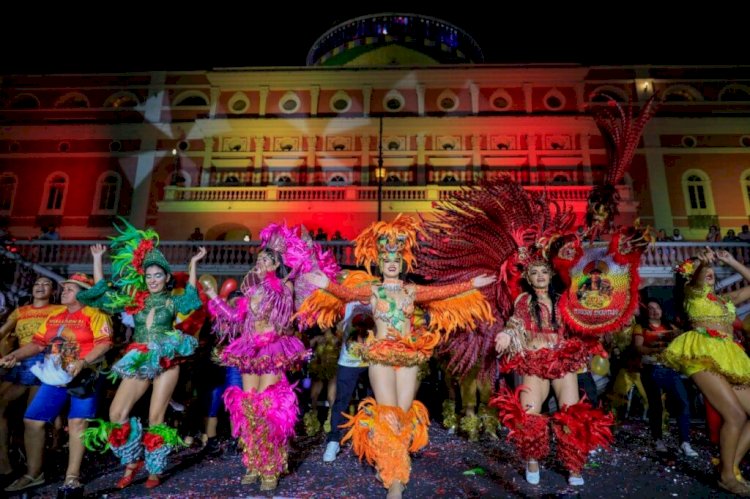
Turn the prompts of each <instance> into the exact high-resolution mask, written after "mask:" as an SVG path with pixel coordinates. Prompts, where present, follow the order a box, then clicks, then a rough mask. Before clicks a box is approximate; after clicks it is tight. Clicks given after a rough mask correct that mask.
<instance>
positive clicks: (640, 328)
mask: <svg viewBox="0 0 750 499" xmlns="http://www.w3.org/2000/svg"><path fill="white" fill-rule="evenodd" d="M646 309H647V314H646V317H645V320H643V321H642V324H640V325H637V326H636V327H635V328H634V330H633V346H635V348H636V350H637V351H638V353H640V354H641V355H642V362H643V367H642V369H641V381H642V382H643V386H644V388H645V389H646V396H647V397H648V420H649V426H650V427H651V437H652V438H653V439H654V449H655V450H656V452H667V447H666V445H665V444H664V440H662V427H663V425H662V401H661V395H662V392H666V394H667V397H669V398H670V399H671V400H672V401H673V402H674V403H675V405H676V406H677V411H678V412H677V428H678V431H679V433H680V452H681V453H682V454H684V455H685V456H686V457H698V453H697V452H695V451H694V450H693V448H692V447H691V446H690V403H689V401H688V395H687V390H686V389H685V384H684V383H683V382H682V377H681V376H680V373H678V372H677V371H675V370H674V369H670V368H669V367H667V366H665V365H664V364H662V363H661V362H660V361H659V356H660V354H661V353H662V351H663V350H664V349H665V348H666V346H667V345H668V344H669V342H670V341H672V340H673V339H674V338H675V336H676V335H677V334H679V331H678V330H676V329H675V327H674V326H673V325H671V324H669V323H668V322H667V321H666V320H665V319H664V312H663V310H662V307H661V304H660V303H659V302H658V301H657V300H654V299H651V300H649V301H648V302H647V304H646Z"/></svg>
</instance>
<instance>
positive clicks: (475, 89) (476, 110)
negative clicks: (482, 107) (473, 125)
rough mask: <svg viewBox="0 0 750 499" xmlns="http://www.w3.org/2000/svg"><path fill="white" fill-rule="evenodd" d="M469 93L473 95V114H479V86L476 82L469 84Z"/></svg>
mask: <svg viewBox="0 0 750 499" xmlns="http://www.w3.org/2000/svg"><path fill="white" fill-rule="evenodd" d="M469 92H470V93H471V114H474V115H477V114H479V85H477V84H476V83H474V82H470V83H469Z"/></svg>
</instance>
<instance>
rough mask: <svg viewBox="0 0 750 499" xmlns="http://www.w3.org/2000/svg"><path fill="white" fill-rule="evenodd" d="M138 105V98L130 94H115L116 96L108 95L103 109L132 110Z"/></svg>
mask: <svg viewBox="0 0 750 499" xmlns="http://www.w3.org/2000/svg"><path fill="white" fill-rule="evenodd" d="M138 104H139V102H138V97H137V96H136V95H135V94H134V93H132V92H117V93H116V94H112V95H110V96H109V97H108V98H107V100H106V101H104V107H112V108H115V109H126V108H131V109H132V108H134V107H137V106H138Z"/></svg>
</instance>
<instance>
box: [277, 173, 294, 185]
mask: <svg viewBox="0 0 750 499" xmlns="http://www.w3.org/2000/svg"><path fill="white" fill-rule="evenodd" d="M276 185H279V186H284V185H292V178H291V177H290V176H289V175H282V176H280V177H279V178H277V179H276Z"/></svg>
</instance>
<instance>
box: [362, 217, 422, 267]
mask: <svg viewBox="0 0 750 499" xmlns="http://www.w3.org/2000/svg"><path fill="white" fill-rule="evenodd" d="M416 246H417V221H416V220H414V219H413V218H411V217H409V216H403V215H401V214H400V213H399V215H398V216H397V217H396V218H395V219H394V220H393V221H392V222H374V223H372V224H371V225H370V226H369V227H367V228H366V229H365V230H363V231H362V232H361V233H360V234H359V236H357V239H355V240H354V256H355V257H356V259H357V265H362V266H364V267H365V269H367V271H368V272H370V267H371V266H372V265H373V264H375V263H379V262H380V259H381V258H383V257H385V256H386V255H388V254H395V253H398V254H400V255H401V257H402V258H403V259H404V264H405V265H406V271H407V272H411V271H413V270H414V265H416V263H417V259H416V257H415V255H414V252H415V250H416Z"/></svg>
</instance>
